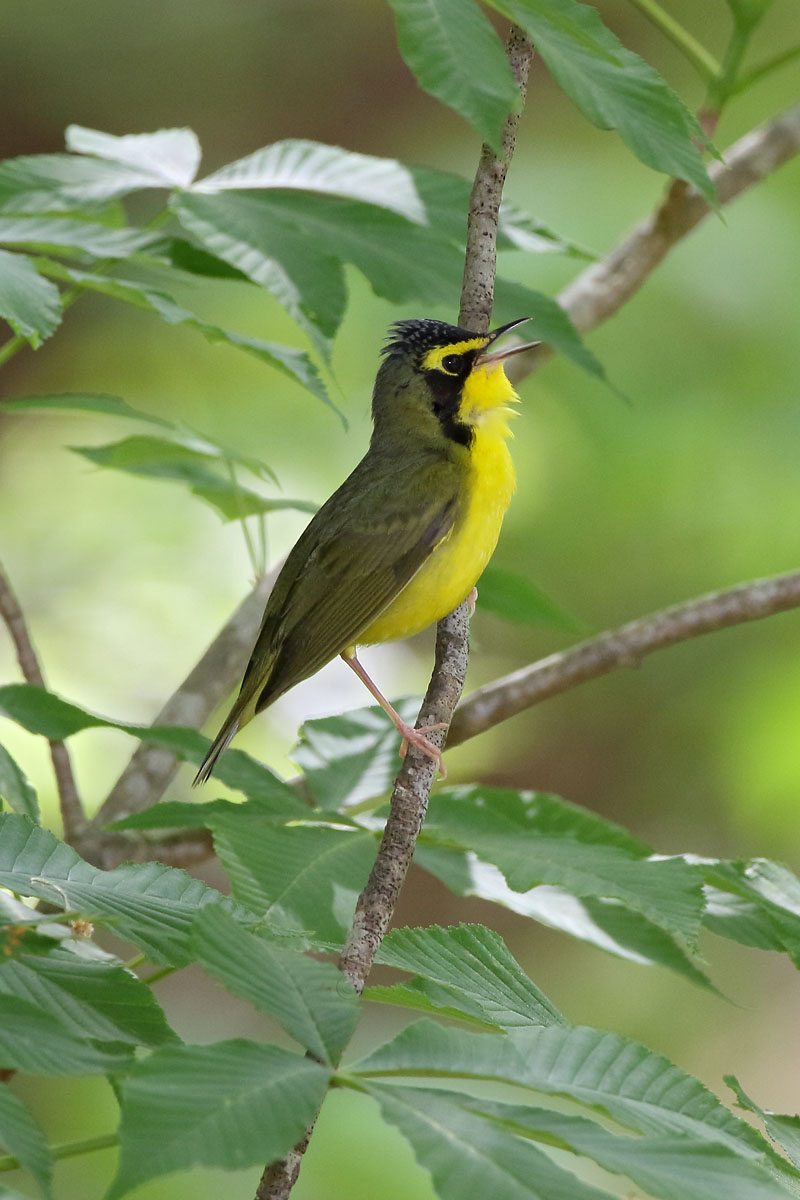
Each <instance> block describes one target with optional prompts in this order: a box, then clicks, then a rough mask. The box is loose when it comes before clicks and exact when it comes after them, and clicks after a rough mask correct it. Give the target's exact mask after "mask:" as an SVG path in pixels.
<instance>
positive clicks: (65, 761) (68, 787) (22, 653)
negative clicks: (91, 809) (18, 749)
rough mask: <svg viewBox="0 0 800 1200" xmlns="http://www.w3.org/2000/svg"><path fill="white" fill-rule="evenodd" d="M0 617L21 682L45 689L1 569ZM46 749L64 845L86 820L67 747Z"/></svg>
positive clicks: (54, 744)
mask: <svg viewBox="0 0 800 1200" xmlns="http://www.w3.org/2000/svg"><path fill="white" fill-rule="evenodd" d="M0 617H2V618H3V620H4V621H5V623H6V626H7V627H8V632H9V633H10V634H11V640H12V641H13V643H14V648H15V650H16V652H17V661H18V662H19V666H20V670H21V671H22V674H23V676H24V678H25V679H26V680H27V682H28V683H32V684H34V686H35V687H40V688H43V687H44V686H45V682H44V676H43V675H42V669H41V667H40V666H39V660H38V659H37V657H36V651H35V650H34V648H33V643H32V642H31V638H30V634H29V633H28V627H27V625H26V624H25V617H24V616H23V614H22V609H21V608H20V606H19V601H18V600H17V597H16V596H15V595H14V592H13V591H12V589H11V585H10V583H9V582H8V580H7V579H6V577H5V575H4V574H3V571H2V569H0ZM49 745H50V757H51V759H52V760H53V773H54V775H55V777H56V787H57V789H58V800H59V804H60V806H61V820H62V821H63V824H64V837H65V839H66V840H67V841H71V840H72V839H74V838H76V837H77V836H79V835H80V832H81V830H82V829H83V827H84V825H85V824H86V817H85V815H84V811H83V806H82V804H81V801H80V797H79V796H78V789H77V787H76V786H75V776H74V775H73V773H72V763H71V761H70V757H69V751H68V750H67V747H66V746H65V745H64V743H63V742H61V741H51V742H50V743H49Z"/></svg>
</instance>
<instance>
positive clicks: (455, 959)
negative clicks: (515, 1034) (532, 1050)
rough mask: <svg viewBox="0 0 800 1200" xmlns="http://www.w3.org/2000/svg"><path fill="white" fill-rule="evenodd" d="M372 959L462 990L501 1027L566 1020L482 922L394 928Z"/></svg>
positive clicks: (563, 1021)
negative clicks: (448, 926) (421, 927)
mask: <svg viewBox="0 0 800 1200" xmlns="http://www.w3.org/2000/svg"><path fill="white" fill-rule="evenodd" d="M376 961H377V962H380V963H383V964H384V965H385V966H389V967H399V968H400V969H401V970H403V971H411V972H412V973H414V974H416V975H421V976H422V977H423V979H425V980H432V981H433V982H434V983H437V984H442V985H443V986H445V987H447V988H452V989H453V990H454V991H455V992H456V993H463V994H464V995H465V996H466V997H467V998H468V999H469V1000H470V1001H472V1002H474V1003H476V1004H477V1005H478V1006H479V1008H480V1009H481V1011H482V1013H483V1014H484V1016H485V1018H486V1019H487V1020H489V1021H491V1022H494V1023H495V1024H496V1025H499V1026H500V1027H501V1028H504V1029H514V1028H516V1027H517V1026H521V1027H526V1026H529V1025H551V1024H554V1023H555V1024H565V1023H566V1018H565V1017H563V1016H562V1015H561V1013H560V1012H559V1011H558V1009H557V1008H556V1007H555V1005H553V1004H552V1003H551V1002H550V1001H549V1000H548V999H547V997H546V996H545V995H544V994H543V993H542V992H540V991H539V989H538V988H537V987H536V985H535V984H534V983H533V981H532V980H530V979H529V978H528V976H527V975H526V974H525V972H524V971H523V970H522V968H521V967H520V965H519V963H518V962H517V961H516V959H515V958H514V957H513V956H512V955H511V954H510V953H509V951H508V949H507V947H506V945H505V943H504V942H503V939H502V938H501V937H500V936H499V934H496V933H494V932H493V931H492V930H490V929H486V928H485V927H484V926H482V925H456V926H451V927H450V928H448V929H443V928H441V927H440V926H438V925H431V926H429V927H428V928H426V929H394V930H392V931H391V932H390V933H389V934H388V935H387V936H386V938H385V939H384V941H383V943H382V945H381V947H380V949H379V951H378V954H377V956H376Z"/></svg>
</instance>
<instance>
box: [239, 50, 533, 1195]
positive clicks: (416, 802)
mask: <svg viewBox="0 0 800 1200" xmlns="http://www.w3.org/2000/svg"><path fill="white" fill-rule="evenodd" d="M506 53H507V54H508V60H509V63H510V65H511V69H512V71H513V73H514V78H515V79H516V81H517V85H518V87H519V89H520V96H521V104H520V107H521V106H522V103H524V100H525V93H526V91H527V83H528V68H529V66H530V59H531V53H532V47H531V43H530V41H529V40H528V39H527V38H526V37H525V35H524V34H523V33H522V32H521V30H519V29H517V28H516V27H512V29H511V32H510V34H509V37H508V42H507V44H506ZM518 119H519V118H518V116H517V115H516V114H513V115H511V116H509V117H508V119H507V121H506V123H505V127H504V129H503V138H502V150H503V157H502V158H497V156H496V155H495V154H494V152H493V151H492V150H491V149H489V148H488V147H487V146H484V147H483V149H482V151H481V157H480V162H479V164H478V170H477V173H476V176H475V183H474V185H473V188H472V196H471V198H470V207H469V224H468V232H467V252H466V261H465V266H464V282H463V287H462V292H461V308H460V312H459V323H460V324H461V325H463V326H465V327H466V328H468V329H474V330H475V331H476V332H483V331H484V330H486V329H488V328H489V320H490V317H491V312H492V300H493V298H494V277H495V266H496V241H497V214H498V212H499V209H500V199H501V196H502V191H503V183H504V182H505V177H506V171H507V170H508V164H509V162H510V160H511V156H512V154H513V152H514V143H515V139H516V130H517V122H518ZM468 657H469V609H468V606H467V603H466V602H464V603H463V604H461V605H460V606H459V607H458V608H457V609H456V611H455V612H454V613H451V615H450V616H449V617H445V619H444V620H443V621H440V622H439V625H438V627H437V630H436V662H435V665H434V669H433V675H432V676H431V681H430V684H429V686H428V691H427V694H426V696H425V700H424V701H423V704H422V708H421V709H420V714H419V718H418V720H417V726H418V727H420V726H423V725H425V726H430V725H439V724H440V725H441V726H442V728H440V729H437V730H434V731H433V732H432V733H430V734H429V735H428V736H429V737H430V739H431V740H432V741H433V742H434V743H435V744H437V745H439V746H441V745H442V744H443V743H444V737H445V734H446V730H447V727H448V726H449V724H450V721H451V719H452V716H453V711H454V709H455V707H456V704H457V703H458V700H459V697H460V696H461V691H462V688H463V686H464V679H465V676H466V672H467V659H468ZM435 770H436V768H435V764H434V762H433V760H432V759H430V758H428V757H426V756H425V755H424V754H422V753H421V752H420V751H418V750H416V749H415V748H414V747H413V746H409V748H408V753H407V754H406V757H405V761H404V763H403V765H402V767H401V768H400V772H399V774H398V776H397V779H396V780H395V785H394V790H393V792H392V798H391V804H390V814H389V819H388V821H387V822H386V828H385V830H384V833H383V838H382V840H381V844H380V847H379V849H378V853H377V856H376V859H375V864H374V866H373V868H372V872H371V873H370V877H369V879H368V881H367V885H366V887H365V888H364V891H363V892H362V893H361V895H360V896H359V899H358V904H357V906H356V913H355V917H354V919H353V925H352V928H351V930H350V933H349V935H348V938H347V943H346V945H345V948H344V951H343V953H342V957H341V961H340V964H339V965H340V968H341V970H342V971H343V972H344V974H345V976H346V977H347V978H348V979H349V980H350V982H351V983H352V985H353V987H354V988H355V990H356V992H357V993H358V994H359V995H360V994H361V992H362V990H363V988H364V983H365V981H366V979H367V976H368V974H369V971H370V968H371V966H372V961H373V959H374V957H375V952H376V950H377V949H378V947H379V946H380V944H381V941H382V940H383V937H384V934H385V933H386V931H387V929H388V928H389V924H390V922H391V919H392V914H393V913H394V909H395V905H396V904H397V899H398V896H399V895H400V889H401V888H402V886H403V881H404V880H405V877H406V873H407V871H408V868H409V866H410V864H411V858H412V856H413V854H414V848H415V846H416V842H417V835H418V834H419V831H420V829H421V827H422V822H423V821H424V819H425V813H426V811H427V807H428V796H429V794H430V790H431V785H432V784H433V779H434V775H435ZM312 1129H313V1126H312V1127H311V1128H310V1129H309V1130H308V1131H307V1132H306V1136H305V1138H304V1139H303V1141H302V1142H300V1143H299V1144H298V1145H297V1146H295V1148H294V1150H292V1151H291V1153H290V1154H289V1155H287V1157H286V1158H284V1159H282V1160H280V1161H278V1162H275V1163H271V1164H270V1165H269V1166H268V1167H267V1168H266V1170H265V1171H264V1174H263V1175H262V1177H261V1182H260V1183H259V1186H258V1191H257V1192H256V1200H286V1198H287V1197H288V1196H289V1193H290V1192H291V1190H292V1188H293V1187H294V1184H295V1182H296V1180H297V1176H298V1174H299V1172H300V1166H301V1164H302V1159H303V1155H304V1153H305V1151H306V1148H307V1146H308V1142H309V1138H310V1137H311V1132H312Z"/></svg>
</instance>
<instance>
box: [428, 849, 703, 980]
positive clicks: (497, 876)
mask: <svg viewBox="0 0 800 1200" xmlns="http://www.w3.org/2000/svg"><path fill="white" fill-rule="evenodd" d="M414 861H415V863H416V864H417V866H420V867H422V868H423V869H424V870H426V871H430V873H431V874H432V875H435V876H436V877H437V879H441V881H442V883H444V884H445V885H446V886H447V887H448V888H450V890H451V891H452V892H455V894H456V895H457V896H478V897H480V899H481V900H489V901H491V902H492V903H494V904H500V905H502V906H503V908H508V909H511V911H512V912H516V913H520V914H521V915H522V916H525V917H531V918H532V919H533V920H534V921H539V922H540V923H541V924H542V925H548V926H550V927H551V928H552V929H559V930H561V932H562V933H567V934H569V935H570V937H575V938H580V939H581V940H582V941H585V942H589V943H590V944H591V945H593V946H597V947H598V948H599V949H600V950H605V951H607V952H608V953H609V954H615V955H617V956H618V957H620V958H625V959H627V960H628V961H629V962H635V963H641V964H642V965H643V966H656V965H657V966H662V967H668V968H669V969H670V970H672V971H676V972H677V973H678V974H679V975H682V976H683V977H684V978H685V979H687V980H688V981H689V982H690V983H694V984H697V985H699V986H700V987H705V988H709V989H711V990H712V991H716V990H717V989H716V988H714V986H713V984H712V983H711V981H710V980H709V979H708V978H707V976H705V975H704V974H703V972H702V971H701V970H700V969H699V968H698V967H697V966H696V965H695V963H693V962H692V960H691V959H690V958H689V957H688V955H687V954H686V952H685V950H684V949H683V948H682V947H681V946H680V945H679V944H678V943H677V941H676V940H675V938H673V937H671V936H670V934H668V933H667V932H666V931H665V930H664V929H660V928H659V927H658V926H657V925H654V924H653V922H652V921H648V919H647V918H646V917H644V916H642V914H641V913H637V912H634V911H633V909H631V908H627V907H626V906H625V905H624V904H621V903H620V902H619V901H618V900H605V899H603V898H602V897H596V896H585V897H583V898H579V897H577V896H571V895H570V894H569V893H568V892H565V891H564V889H563V888H559V887H551V886H549V885H547V884H542V885H540V886H539V887H534V888H531V889H530V891H528V892H515V891H512V889H511V888H510V887H509V886H508V884H507V883H506V881H505V879H504V878H503V875H502V873H501V872H500V871H499V870H498V869H497V867H495V866H493V865H492V863H487V862H482V861H481V860H480V858H479V857H478V855H476V854H473V853H471V852H467V853H465V852H463V851H460V850H453V849H448V848H445V847H444V846H417V849H416V852H415V855H414Z"/></svg>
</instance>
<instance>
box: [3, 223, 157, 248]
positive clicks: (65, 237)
mask: <svg viewBox="0 0 800 1200" xmlns="http://www.w3.org/2000/svg"><path fill="white" fill-rule="evenodd" d="M154 240H155V239H154V236H153V234H150V233H144V232H143V231H141V230H138V229H109V228H108V227H107V226H105V225H97V224H94V223H93V222H90V221H79V220H71V219H70V218H69V217H53V216H47V217H39V216H31V217H16V216H15V217H10V216H6V217H4V216H0V243H2V244H3V245H6V246H33V247H40V248H42V249H44V250H48V251H49V250H55V251H62V250H63V251H72V252H74V251H76V250H78V251H83V252H85V253H86V254H94V255H96V256H97V257H98V258H127V257H128V256H129V255H131V254H135V253H136V252H137V251H138V250H142V249H143V248H144V247H145V246H147V245H149V244H150V243H152V242H153V241H154Z"/></svg>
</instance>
